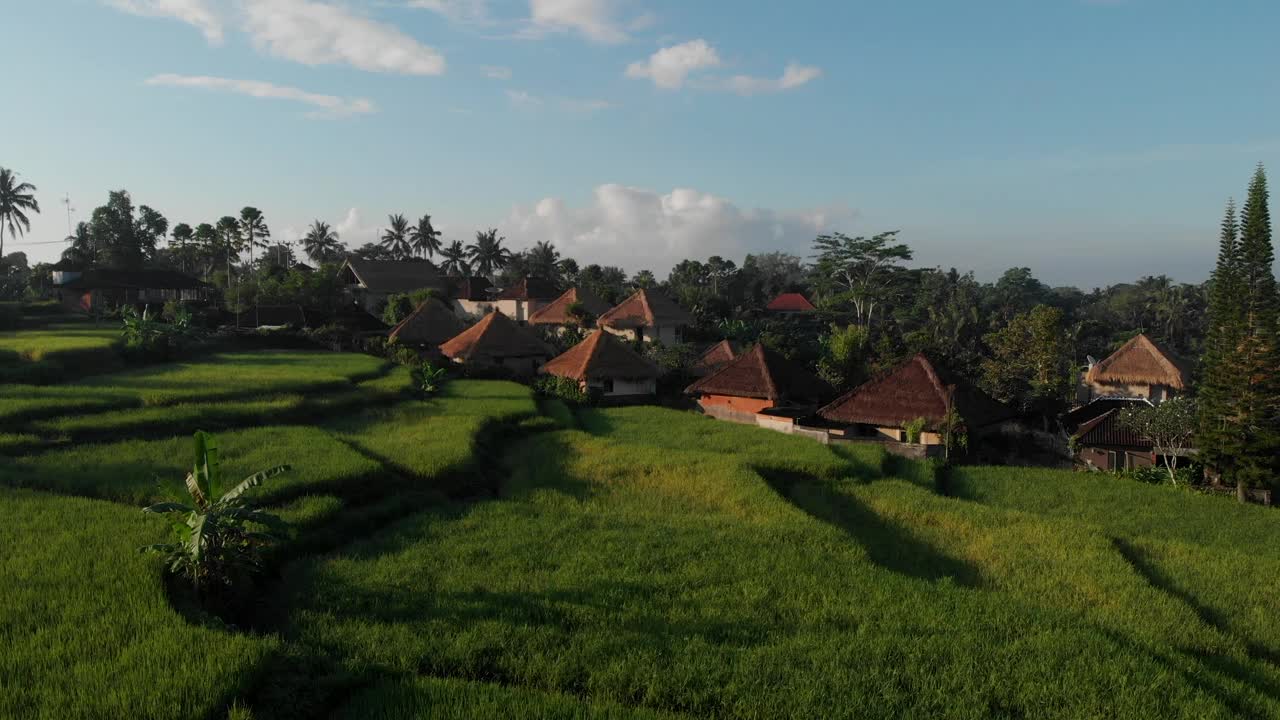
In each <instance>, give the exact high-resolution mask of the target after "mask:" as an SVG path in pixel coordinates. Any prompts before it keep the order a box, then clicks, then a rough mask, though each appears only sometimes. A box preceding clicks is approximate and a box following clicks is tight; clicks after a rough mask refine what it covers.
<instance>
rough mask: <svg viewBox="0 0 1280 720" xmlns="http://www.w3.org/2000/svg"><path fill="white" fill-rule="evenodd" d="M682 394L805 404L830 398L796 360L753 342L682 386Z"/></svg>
mask: <svg viewBox="0 0 1280 720" xmlns="http://www.w3.org/2000/svg"><path fill="white" fill-rule="evenodd" d="M685 393H686V394H688V395H730V396H733V397H748V398H760V399H763V400H775V401H778V400H789V401H792V402H797V403H805V402H816V401H818V400H821V399H823V398H825V397H830V396H831V395H830V393H831V388H830V386H828V385H827V384H826V383H825V382H823V381H822V380H819V379H818V378H817V377H816V376H815V375H813V373H810V372H809V371H808V370H805V369H804V368H803V367H802V366H801V365H800V364H799V363H796V362H793V361H791V360H788V359H787V358H785V357H783V356H782V355H779V354H778V353H776V352H774V351H773V350H770V349H768V348H766V347H765V346H763V345H756V346H755V347H754V348H752V349H751V350H749V351H747V352H746V353H743V354H742V355H739V356H738V357H737V358H735V359H734V360H732V361H730V362H729V363H727V364H726V365H724V367H722V368H720V369H719V370H717V371H715V372H713V373H712V374H710V375H708V376H706V377H704V378H702V379H701V380H698V381H697V382H695V383H693V384H692V385H690V386H689V387H687V388H685Z"/></svg>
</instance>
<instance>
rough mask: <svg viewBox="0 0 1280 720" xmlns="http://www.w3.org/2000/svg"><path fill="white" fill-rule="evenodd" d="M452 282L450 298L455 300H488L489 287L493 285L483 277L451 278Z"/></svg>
mask: <svg viewBox="0 0 1280 720" xmlns="http://www.w3.org/2000/svg"><path fill="white" fill-rule="evenodd" d="M450 282H451V286H450V292H449V297H450V298H451V299H453V300H488V299H489V287H490V286H491V285H493V283H491V282H489V279H488V278H482V277H465V278H464V277H459V278H450Z"/></svg>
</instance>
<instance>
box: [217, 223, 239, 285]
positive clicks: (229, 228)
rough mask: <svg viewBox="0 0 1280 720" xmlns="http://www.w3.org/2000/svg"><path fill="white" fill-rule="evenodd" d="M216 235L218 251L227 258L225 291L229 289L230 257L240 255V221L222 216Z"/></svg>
mask: <svg viewBox="0 0 1280 720" xmlns="http://www.w3.org/2000/svg"><path fill="white" fill-rule="evenodd" d="M215 230H217V233H218V251H219V252H221V253H222V254H223V255H225V256H226V258H227V289H228V290H230V289H231V257H232V256H233V255H239V254H240V243H241V242H242V239H243V238H242V236H241V235H240V221H239V220H236V219H235V218H233V217H231V216H230V215H223V216H222V219H220V220H218V225H217V227H216V228H215Z"/></svg>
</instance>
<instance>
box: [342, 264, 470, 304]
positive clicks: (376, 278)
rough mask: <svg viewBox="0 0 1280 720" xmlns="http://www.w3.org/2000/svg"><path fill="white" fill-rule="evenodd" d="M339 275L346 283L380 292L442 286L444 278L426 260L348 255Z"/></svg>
mask: <svg viewBox="0 0 1280 720" xmlns="http://www.w3.org/2000/svg"><path fill="white" fill-rule="evenodd" d="M338 276H339V277H341V278H343V279H344V280H345V281H346V282H347V284H349V285H355V286H358V287H360V288H361V289H363V290H367V291H369V292H372V293H379V294H383V295H387V294H391V293H407V292H412V291H414V290H422V289H425V288H436V289H439V290H444V289H445V285H446V283H445V279H444V277H443V276H442V275H440V271H439V270H437V269H436V266H435V265H432V264H431V263H429V262H427V261H426V260H418V261H408V260H361V259H359V258H347V261H346V262H345V263H343V265H342V268H341V269H340V270H339V271H338Z"/></svg>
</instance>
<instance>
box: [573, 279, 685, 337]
mask: <svg viewBox="0 0 1280 720" xmlns="http://www.w3.org/2000/svg"><path fill="white" fill-rule="evenodd" d="M596 322H597V324H599V325H602V326H606V327H611V328H637V327H656V326H660V325H673V326H682V325H684V326H687V325H692V324H693V316H692V315H690V314H689V313H688V312H686V311H685V310H684V308H682V307H680V306H679V305H676V304H675V303H674V302H672V301H671V299H670V298H668V297H667V296H665V295H663V294H662V293H660V292H658V291H656V290H646V289H643V288H642V289H640V290H637V291H635V292H634V293H632V294H631V296H630V297H628V298H627V299H626V300H623V301H622V302H620V303H618V305H617V306H616V307H614V308H613V309H612V310H609V311H608V312H606V313H604V314H603V315H601V316H600V318H599V319H598V320H597V321H596Z"/></svg>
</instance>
